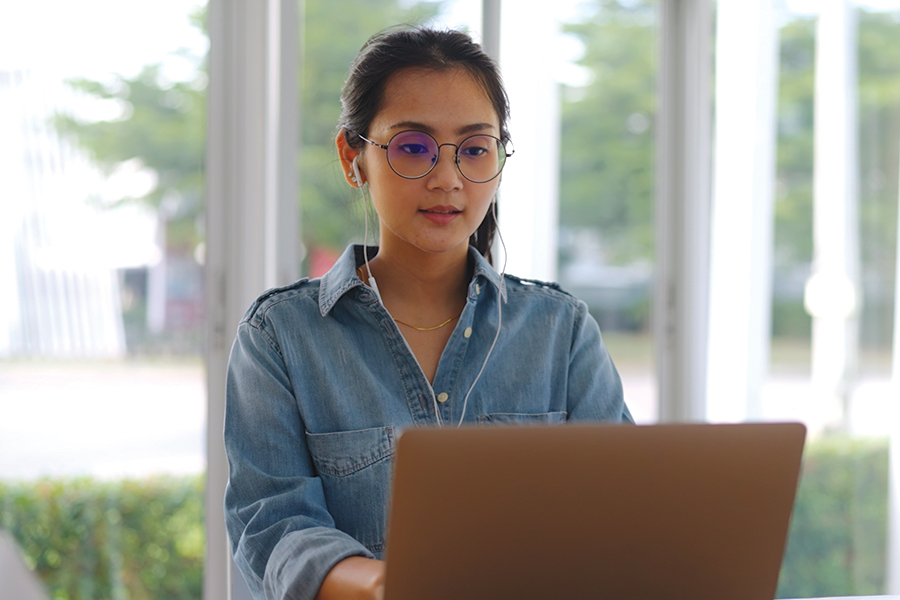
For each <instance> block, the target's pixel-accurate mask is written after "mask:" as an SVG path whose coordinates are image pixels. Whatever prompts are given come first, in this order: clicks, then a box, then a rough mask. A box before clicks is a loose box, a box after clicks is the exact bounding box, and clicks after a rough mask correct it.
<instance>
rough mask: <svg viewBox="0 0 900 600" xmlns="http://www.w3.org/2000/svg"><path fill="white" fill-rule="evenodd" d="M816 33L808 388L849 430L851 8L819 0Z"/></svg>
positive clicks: (854, 163)
mask: <svg viewBox="0 0 900 600" xmlns="http://www.w3.org/2000/svg"><path fill="white" fill-rule="evenodd" d="M819 7H820V14H819V20H818V24H817V27H816V72H815V76H816V79H815V123H814V143H815V148H814V152H815V159H814V172H813V196H814V199H813V209H814V212H813V243H814V260H813V273H812V276H811V277H810V279H809V281H808V282H807V284H806V294H805V303H806V308H807V311H809V313H810V314H811V315H812V316H813V330H812V384H813V389H814V393H815V394H816V398H817V400H818V401H819V402H820V403H821V404H820V410H821V411H822V414H824V415H825V418H826V420H828V421H830V422H831V424H832V425H833V426H838V427H843V428H847V427H848V425H849V424H848V423H847V419H848V411H847V402H848V401H849V397H850V394H851V391H852V386H853V382H854V379H855V376H856V362H857V337H858V336H857V329H858V324H857V314H858V309H859V299H858V298H859V289H860V288H859V240H858V230H859V228H858V220H859V219H858V187H859V185H858V151H857V128H858V122H857V121H858V120H857V102H856V94H857V89H858V86H857V77H856V9H855V8H854V7H853V6H852V5H851V3H849V2H847V1H846V0H821V2H820V3H819Z"/></svg>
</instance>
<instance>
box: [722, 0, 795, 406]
mask: <svg viewBox="0 0 900 600" xmlns="http://www.w3.org/2000/svg"><path fill="white" fill-rule="evenodd" d="M774 3H775V0H759V1H758V2H719V4H718V8H717V28H716V138H715V144H714V145H715V167H714V168H715V172H714V176H713V207H712V244H711V249H710V305H709V361H708V365H709V366H708V369H709V370H708V373H707V392H706V395H707V398H706V403H707V405H706V415H707V418H708V419H709V420H710V421H734V422H737V421H743V420H747V419H759V418H760V417H761V416H762V414H761V413H762V410H761V403H760V392H761V388H762V383H763V381H764V380H765V377H766V372H767V366H768V355H769V337H770V335H769V332H770V328H771V316H770V314H771V302H772V292H771V288H772V284H771V281H772V276H771V271H772V235H773V229H774V223H773V208H774V207H773V201H774V188H775V132H776V104H777V86H778V77H777V73H778V34H777V26H776V23H775V10H774V6H773V5H774Z"/></svg>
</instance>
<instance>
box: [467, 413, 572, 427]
mask: <svg viewBox="0 0 900 600" xmlns="http://www.w3.org/2000/svg"><path fill="white" fill-rule="evenodd" d="M567 416H568V413H566V412H565V411H556V412H547V413H535V414H528V413H491V414H488V415H479V416H478V423H479V424H480V425H556V424H560V423H565V422H566V417H567Z"/></svg>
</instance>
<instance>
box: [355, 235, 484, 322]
mask: <svg viewBox="0 0 900 600" xmlns="http://www.w3.org/2000/svg"><path fill="white" fill-rule="evenodd" d="M369 268H370V269H371V270H372V276H373V277H375V279H376V280H377V281H378V289H379V291H380V292H381V297H382V300H383V301H384V304H385V306H386V307H387V309H388V311H390V313H391V314H392V315H394V316H395V317H397V318H398V319H402V320H403V321H406V322H409V323H413V324H415V325H418V326H423V327H426V326H432V325H436V324H438V323H441V322H443V321H444V320H445V319H447V318H449V317H455V316H457V315H458V314H459V313H460V312H461V311H462V308H463V306H464V305H465V300H466V290H467V287H468V283H469V272H468V270H469V269H468V251H467V249H466V248H461V251H454V252H446V253H440V254H429V253H424V252H417V253H409V252H405V253H397V252H392V251H391V248H390V247H389V246H388V247H385V246H382V247H381V248H380V249H379V251H378V255H377V256H376V257H375V258H373V259H372V260H370V261H369ZM363 270H365V267H363ZM366 275H368V273H366Z"/></svg>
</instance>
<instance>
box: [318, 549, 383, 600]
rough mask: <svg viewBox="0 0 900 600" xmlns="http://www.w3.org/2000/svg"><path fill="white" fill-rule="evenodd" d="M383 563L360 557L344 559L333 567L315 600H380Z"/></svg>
mask: <svg viewBox="0 0 900 600" xmlns="http://www.w3.org/2000/svg"><path fill="white" fill-rule="evenodd" d="M383 598H384V562H382V561H380V560H372V559H370V558H363V557H361V556H351V557H350V558H345V559H344V560H342V561H341V562H339V563H338V564H336V565H335V566H334V568H333V569H331V571H329V572H328V575H327V576H326V577H325V581H323V582H322V587H321V588H319V593H318V594H317V595H316V598H315V600H355V599H359V600H382V599H383Z"/></svg>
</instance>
